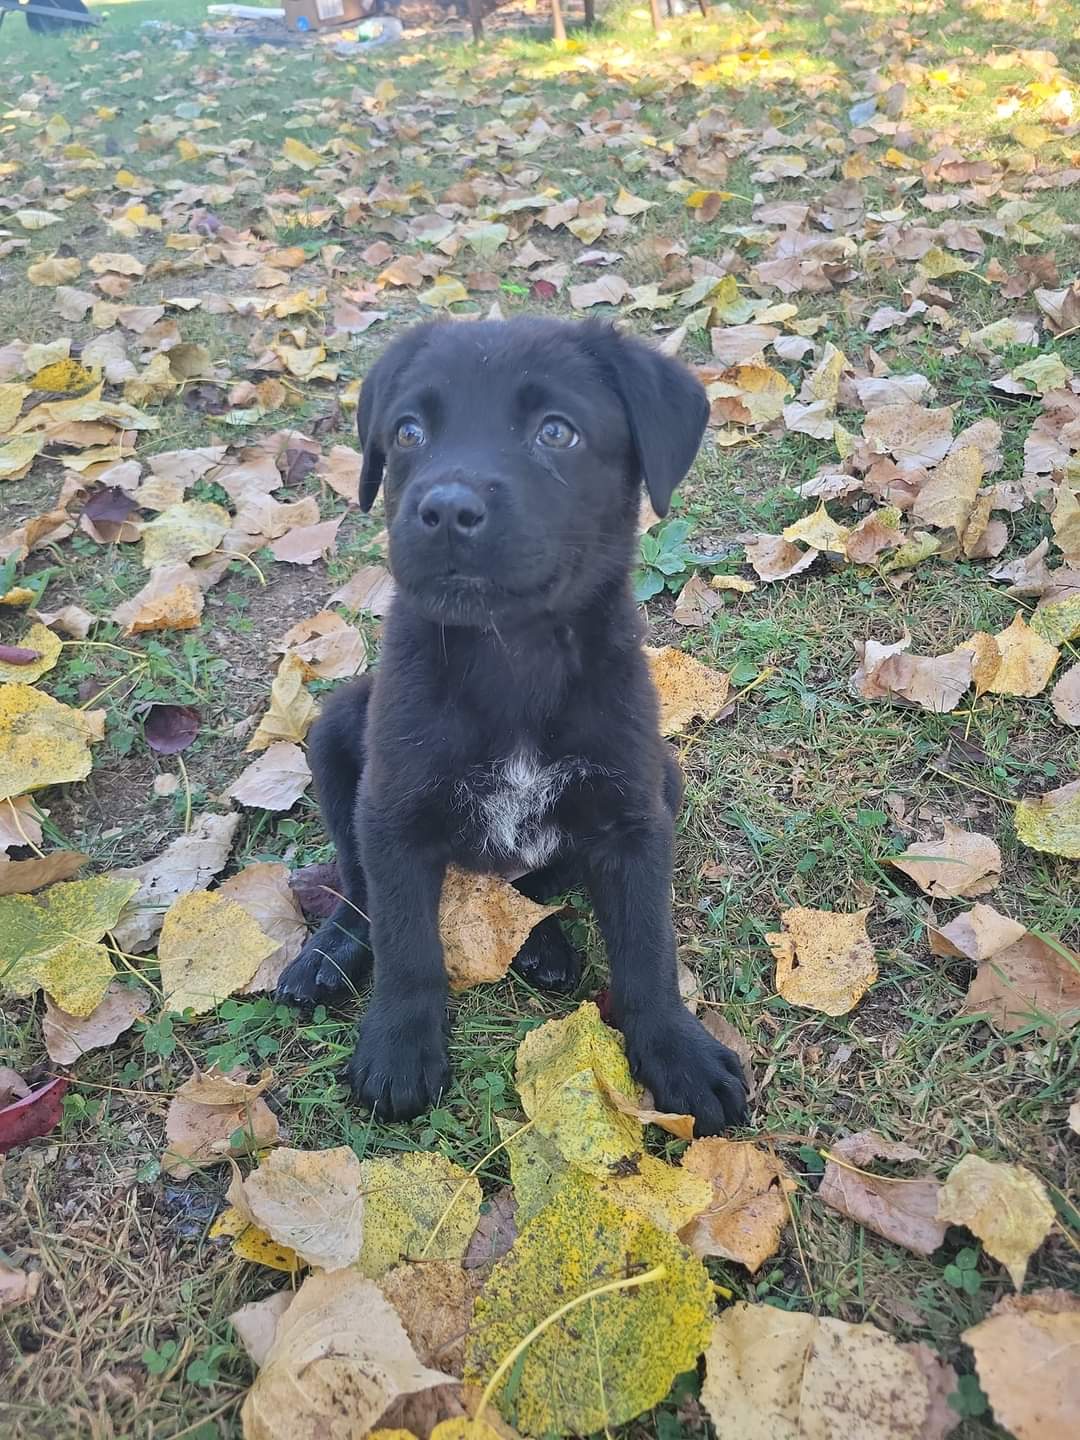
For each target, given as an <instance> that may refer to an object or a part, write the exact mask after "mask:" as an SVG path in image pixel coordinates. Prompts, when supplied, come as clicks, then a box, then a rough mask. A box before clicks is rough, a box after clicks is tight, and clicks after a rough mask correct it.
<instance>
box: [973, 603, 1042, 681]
mask: <svg viewBox="0 0 1080 1440" xmlns="http://www.w3.org/2000/svg"><path fill="white" fill-rule="evenodd" d="M987 638H989V639H990V640H992V642H993V651H989V647H984V650H983V652H982V653H980V651H979V650H978V648H976V650H975V653H976V656H977V661H978V670H977V671H976V681H977V688H978V691H979V693H980V694H983V693H989V694H991V695H1028V696H1030V695H1039V694H1041V693H1042V691H1043V690H1045V689H1046V686H1047V684H1048V683H1049V680H1050V676H1051V675H1052V674H1053V673H1054V666H1055V665H1056V664H1057V662H1058V658H1059V652H1058V650H1057V649H1056V648H1055V647H1054V646H1053V645H1050V644H1048V643H1047V641H1046V640H1044V639H1043V638H1042V636H1041V635H1038V634H1036V632H1035V631H1034V630H1032V629H1031V628H1030V627H1029V626H1028V624H1027V622H1026V621H1025V619H1024V617H1023V615H1022V613H1021V612H1020V611H1017V613H1016V615H1015V616H1014V618H1013V622H1012V624H1011V625H1010V626H1009V627H1008V629H1006V630H1002V631H1001V632H1000V634H997V635H993V636H990V637H983V636H980V635H973V636H972V639H971V641H969V642H967V643H968V644H972V643H973V642H978V641H979V640H980V639H982V640H984V641H985V639H987ZM987 652H989V653H987ZM995 652H996V661H997V663H996V664H995V663H994V656H995Z"/></svg>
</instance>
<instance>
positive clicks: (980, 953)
mask: <svg viewBox="0 0 1080 1440" xmlns="http://www.w3.org/2000/svg"><path fill="white" fill-rule="evenodd" d="M1026 934H1027V931H1026V930H1025V929H1024V927H1023V925H1021V924H1019V923H1018V922H1017V921H1016V920H1010V919H1009V917H1008V916H1007V915H1002V914H1000V913H999V912H998V911H997V910H995V909H994V907H993V906H992V905H973V906H972V907H971V909H970V910H966V911H964V913H963V914H962V915H957V916H956V917H955V918H954V919H952V920H950V921H949V923H948V924H947V925H943V926H942V927H941V929H940V930H937V929H934V928H933V927H931V928H930V931H929V935H930V949H931V951H932V952H933V954H935V955H950V956H963V958H964V959H965V960H985V959H988V958H989V956H991V955H996V954H997V952H998V951H999V950H1003V949H1004V948H1005V947H1006V946H1007V945H1015V944H1016V942H1017V941H1018V940H1022V939H1023V937H1024V936H1025V935H1026Z"/></svg>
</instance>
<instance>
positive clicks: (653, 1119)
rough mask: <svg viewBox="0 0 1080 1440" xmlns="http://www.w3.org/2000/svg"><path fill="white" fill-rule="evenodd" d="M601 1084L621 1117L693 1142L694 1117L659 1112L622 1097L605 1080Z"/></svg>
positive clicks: (639, 1102) (668, 1111) (647, 1105)
mask: <svg viewBox="0 0 1080 1440" xmlns="http://www.w3.org/2000/svg"><path fill="white" fill-rule="evenodd" d="M600 1084H601V1086H602V1088H603V1091H604V1094H605V1095H606V1096H607V1098H608V1100H609V1101H610V1102H611V1104H612V1105H614V1107H615V1109H616V1110H618V1112H619V1114H620V1115H629V1116H630V1118H631V1119H632V1120H637V1121H638V1122H639V1123H640V1124H642V1125H658V1126H659V1127H660V1129H661V1130H666V1131H667V1132H668V1134H669V1135H674V1136H675V1137H676V1138H677V1139H679V1140H693V1138H694V1117H693V1116H692V1115H674V1114H672V1113H671V1111H670V1110H657V1109H655V1108H654V1107H653V1106H652V1105H651V1104H647V1103H644V1102H643V1101H640V1100H630V1099H628V1098H627V1097H626V1096H625V1095H620V1094H619V1092H618V1091H617V1090H613V1089H612V1088H611V1086H610V1085H608V1084H606V1082H605V1081H603V1080H601V1082H600Z"/></svg>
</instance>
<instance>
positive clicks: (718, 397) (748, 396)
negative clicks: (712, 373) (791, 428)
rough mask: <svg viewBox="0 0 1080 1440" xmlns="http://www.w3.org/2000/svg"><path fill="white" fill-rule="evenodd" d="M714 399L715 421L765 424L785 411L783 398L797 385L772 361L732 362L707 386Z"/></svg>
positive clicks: (733, 423) (790, 393) (711, 398)
mask: <svg viewBox="0 0 1080 1440" xmlns="http://www.w3.org/2000/svg"><path fill="white" fill-rule="evenodd" d="M706 390H707V393H708V396H709V399H710V401H711V402H712V415H713V423H714V424H715V423H717V422H718V421H721V422H724V423H726V424H732V425H765V424H768V422H769V421H770V420H778V419H779V418H780V416H781V415H782V414H783V413H784V402H785V401H786V400H787V398H788V396H789V395H793V394H794V393H795V387H794V386H793V385H792V384H791V382H790V381H789V380H788V379H787V377H786V376H785V375H782V374H781V373H780V371H779V370H774V369H772V367H771V366H769V365H760V364H758V365H755V364H753V363H749V362H748V363H747V364H745V365H731V366H729V367H728V368H727V369H726V370H722V371H721V372H720V375H719V376H718V377H717V378H716V379H715V380H712V381H710V382H709V384H708V385H707V387H706Z"/></svg>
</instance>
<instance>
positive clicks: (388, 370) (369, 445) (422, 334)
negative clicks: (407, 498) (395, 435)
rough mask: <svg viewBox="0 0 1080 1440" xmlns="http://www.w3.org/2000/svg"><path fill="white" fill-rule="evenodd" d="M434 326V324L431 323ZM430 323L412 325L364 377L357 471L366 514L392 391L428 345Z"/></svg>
mask: <svg viewBox="0 0 1080 1440" xmlns="http://www.w3.org/2000/svg"><path fill="white" fill-rule="evenodd" d="M434 323H437V322H434ZM431 329H432V323H431V322H429V323H428V324H425V325H414V326H413V328H412V329H411V330H407V331H406V332H405V334H404V335H402V336H401V338H400V339H398V340H395V341H394V343H393V344H392V345H391V346H390V347H389V349H387V350H384V351H383V353H382V354H381V355H380V356H379V358H378V360H376V362H375V364H374V365H373V366H372V367H371V369H370V370H369V371H368V373H367V374H366V375H365V376H364V383H363V384H362V385H361V387H360V404H359V405H358V406H357V408H356V431H357V435H358V436H359V438H360V449H361V450H362V451H363V454H364V463H363V466H362V468H361V471H360V497H359V498H360V509H361V510H363V511H364V513H365V514H367V512H368V511H369V510H370V509H371V507H372V505H374V504H375V497H376V495H378V493H379V486H380V485H381V484H382V477H383V470H384V468H385V466H386V450H385V449H384V445H383V442H382V440H381V433H382V425H383V422H384V421H385V419H386V412H387V409H388V408H389V407H390V405H391V403H392V401H393V396H394V391H395V389H396V388H397V384H398V381H399V380H400V378H401V375H402V372H403V371H404V370H405V368H406V367H407V366H408V365H409V364H411V363H412V361H413V360H414V359H415V357H416V356H417V355H418V354H419V353H420V351H421V350H422V349H423V348H424V346H425V345H426V344H427V342H428V337H429V336H430V334H431Z"/></svg>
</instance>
